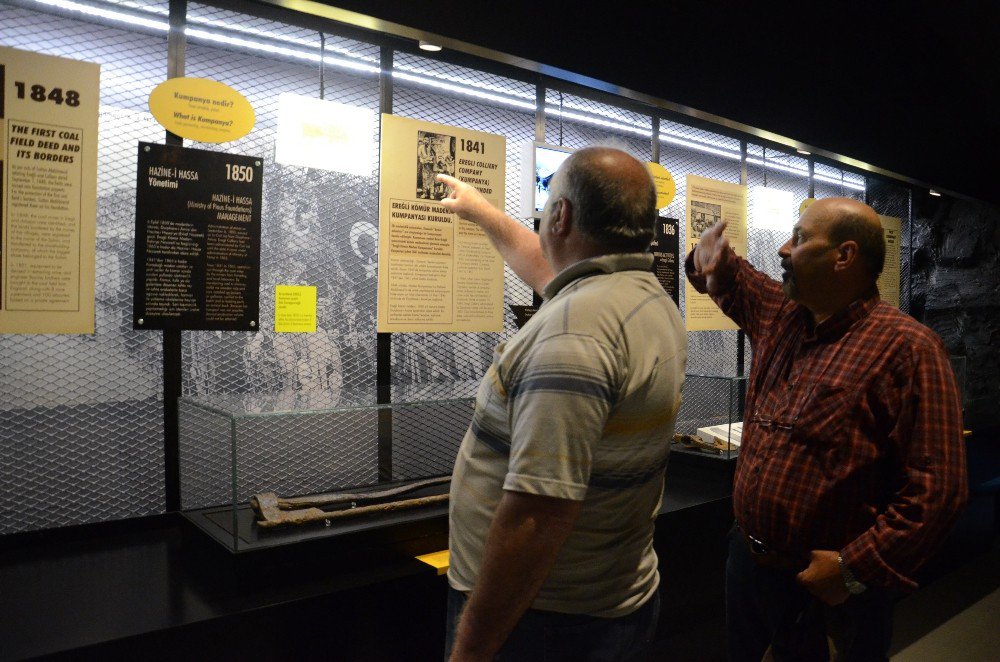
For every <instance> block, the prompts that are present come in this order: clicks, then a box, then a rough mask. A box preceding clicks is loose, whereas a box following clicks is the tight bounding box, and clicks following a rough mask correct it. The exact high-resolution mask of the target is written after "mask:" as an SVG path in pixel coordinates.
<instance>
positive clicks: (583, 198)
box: [552, 147, 656, 253]
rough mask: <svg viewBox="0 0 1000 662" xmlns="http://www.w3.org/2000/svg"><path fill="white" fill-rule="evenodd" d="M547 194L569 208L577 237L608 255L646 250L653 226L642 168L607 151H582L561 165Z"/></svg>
mask: <svg viewBox="0 0 1000 662" xmlns="http://www.w3.org/2000/svg"><path fill="white" fill-rule="evenodd" d="M552 188H553V189H554V190H557V192H558V194H559V195H561V196H563V197H565V198H567V199H568V200H569V201H570V202H571V203H572V205H573V214H574V220H575V222H576V224H577V227H578V228H579V229H580V231H581V232H582V233H583V234H584V235H585V236H587V237H589V238H590V239H591V240H593V241H594V242H598V243H601V244H603V245H606V246H607V248H608V250H607V252H626V253H627V252H640V251H644V250H646V249H647V248H648V247H649V242H650V241H652V239H653V227H654V224H655V222H656V188H655V186H654V184H653V178H652V177H651V176H650V174H649V171H648V170H646V166H645V165H644V164H643V163H641V162H640V161H638V160H636V159H635V158H633V157H631V156H629V155H628V154H626V153H625V152H623V151H621V150H619V149H614V148H611V147H587V148H585V149H581V150H579V151H578V152H574V153H573V155H572V156H570V157H569V158H568V159H566V162H565V163H564V164H563V166H562V167H561V168H560V169H559V172H558V173H557V174H556V177H555V181H553V184H552Z"/></svg>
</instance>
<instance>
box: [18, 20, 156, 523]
mask: <svg viewBox="0 0 1000 662" xmlns="http://www.w3.org/2000/svg"><path fill="white" fill-rule="evenodd" d="M147 6H148V7H156V6H159V7H160V8H163V9H164V11H165V7H166V2H162V3H148V4H147ZM0 25H2V26H3V29H2V30H0V45H3V46H10V47H14V48H22V49H25V50H31V51H35V52H40V53H45V54H48V55H59V56H62V57H68V58H72V59H76V60H84V61H88V62H97V63H100V65H101V91H100V92H101V97H100V117H99V126H100V128H99V135H98V149H99V153H98V165H99V168H98V172H97V196H98V197H97V246H96V250H97V253H96V265H95V267H96V281H95V299H96V302H95V306H96V311H95V315H96V330H95V333H94V335H92V336H91V335H79V336H73V335H4V336H0V366H2V369H0V534H6V533H14V532H20V531H29V530H33V529H44V528H52V527H58V526H66V525H70V524H81V523H87V522H98V521H104V520H112V519H121V518H126V517H135V516H140V515H149V514H153V513H159V512H162V511H163V509H164V501H163V490H164V473H163V402H162V400H163V377H162V363H163V361H162V341H161V337H160V336H161V334H160V333H157V332H148V331H146V332H136V331H132V322H131V316H132V264H133V255H134V248H133V246H134V225H135V224H134V218H135V181H136V164H135V144H136V142H137V141H139V140H148V141H156V140H160V139H162V137H163V129H162V128H160V127H159V126H158V125H157V124H156V122H155V121H154V120H153V119H152V117H150V116H149V114H148V112H147V110H146V97H147V95H148V94H149V90H150V89H152V88H153V87H154V86H155V85H156V84H157V83H159V82H160V81H162V80H163V78H164V76H165V74H166V68H167V53H166V39H165V38H164V37H163V36H152V35H146V34H135V33H134V32H131V31H128V30H122V29H118V28H116V27H109V26H107V25H100V24H94V23H90V22H85V21H82V20H78V19H75V18H70V17H67V16H62V15H51V14H46V13H41V12H37V11H33V10H31V9H27V8H22V7H17V6H12V5H7V4H0Z"/></svg>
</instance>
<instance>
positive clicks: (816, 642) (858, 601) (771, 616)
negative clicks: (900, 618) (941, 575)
mask: <svg viewBox="0 0 1000 662" xmlns="http://www.w3.org/2000/svg"><path fill="white" fill-rule="evenodd" d="M893 603H894V599H893V595H892V594H891V593H889V592H888V591H885V590H882V589H879V588H876V587H869V588H868V590H866V591H865V592H864V593H861V594H860V595H852V596H851V597H850V598H848V599H847V601H846V602H844V603H843V604H840V605H837V606H836V607H829V606H827V605H826V604H824V603H823V602H821V601H820V600H819V599H818V598H816V597H814V596H812V595H811V594H810V593H809V592H808V591H806V590H805V589H803V588H802V587H801V586H799V585H798V584H796V583H795V572H794V571H791V570H780V569H776V568H767V567H763V566H759V565H757V564H756V562H754V559H753V556H752V555H751V553H750V549H749V548H748V546H747V543H746V541H745V540H744V539H743V535H742V534H741V533H740V532H739V531H738V530H736V529H735V527H734V529H733V530H732V531H730V533H729V559H728V561H727V562H726V627H727V630H728V635H729V636H728V644H729V659H730V662H760V659H761V657H762V656H763V655H764V652H765V651H766V650H767V648H768V646H770V647H771V653H772V655H773V657H774V659H775V661H776V662H784V661H786V660H796V661H799V660H802V661H806V662H812V661H813V660H820V661H822V660H828V659H829V657H830V656H829V651H830V648H829V644H831V643H832V645H833V647H834V649H835V650H836V652H837V657H836V659H837V660H838V662H840V661H843V662H848V661H851V662H853V661H858V662H860V661H865V662H867V661H869V660H888V659H889V657H888V654H889V645H890V644H891V643H892V609H893ZM828 638H829V642H828Z"/></svg>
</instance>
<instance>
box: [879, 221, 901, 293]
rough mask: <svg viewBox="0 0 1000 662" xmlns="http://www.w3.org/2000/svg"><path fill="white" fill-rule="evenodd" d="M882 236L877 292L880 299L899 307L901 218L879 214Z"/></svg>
mask: <svg viewBox="0 0 1000 662" xmlns="http://www.w3.org/2000/svg"><path fill="white" fill-rule="evenodd" d="M878 220H879V221H881V222H882V236H883V237H885V266H884V267H883V268H882V274H881V275H880V276H879V277H878V292H879V294H880V295H882V300H883V301H885V302H886V303H891V304H892V305H894V306H896V308H899V240H900V233H901V232H902V227H903V221H902V219H899V218H895V217H894V216H882V215H879V217H878Z"/></svg>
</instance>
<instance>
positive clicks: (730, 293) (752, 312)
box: [684, 250, 790, 342]
mask: <svg viewBox="0 0 1000 662" xmlns="http://www.w3.org/2000/svg"><path fill="white" fill-rule="evenodd" d="M726 259H727V260H729V261H730V265H729V270H730V271H732V272H733V273H734V274H735V275H734V276H733V280H732V282H731V283H730V284H729V287H728V288H727V289H726V291H725V292H723V293H722V294H721V295H711V294H710V295H709V296H710V297H711V298H712V301H714V302H715V304H716V305H717V306H718V307H719V309H720V310H722V312H723V313H725V314H726V315H727V316H728V317H729V318H730V319H731V320H733V321H734V322H736V323H737V324H738V325H739V327H740V328H741V329H743V331H745V332H746V334H747V336H749V337H750V341H751V342H753V341H754V339H755V338H757V337H759V336H760V334H762V333H764V331H765V330H766V328H767V326H768V325H769V324H770V323H771V321H772V320H774V318H775V317H777V316H778V314H779V313H780V312H781V311H782V310H783V309H784V308H785V307H786V306H787V305H789V304H790V301H789V300H788V298H787V297H786V296H785V293H784V291H783V290H782V289H781V284H780V283H779V282H778V281H776V280H774V279H773V278H771V277H770V276H768V275H767V274H764V273H762V272H760V271H757V270H756V269H754V268H753V266H751V265H750V263H749V262H747V261H746V260H744V259H743V258H741V257H740V256H738V255H736V253H735V252H733V251H732V250H729V252H728V253H727V255H726ZM684 271H685V273H686V274H687V278H688V281H689V282H690V283H691V286H692V287H694V289H695V290H697V291H698V292H700V293H701V294H706V293H707V288H706V283H705V276H704V275H702V273H701V272H699V271H697V270H695V267H694V250H692V251H691V252H690V253H688V256H687V259H685V260H684Z"/></svg>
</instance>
